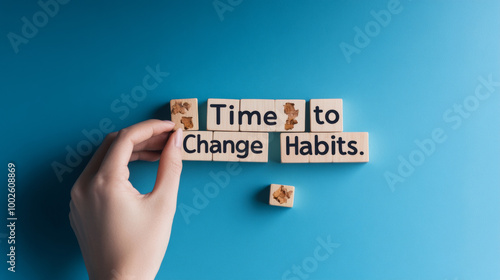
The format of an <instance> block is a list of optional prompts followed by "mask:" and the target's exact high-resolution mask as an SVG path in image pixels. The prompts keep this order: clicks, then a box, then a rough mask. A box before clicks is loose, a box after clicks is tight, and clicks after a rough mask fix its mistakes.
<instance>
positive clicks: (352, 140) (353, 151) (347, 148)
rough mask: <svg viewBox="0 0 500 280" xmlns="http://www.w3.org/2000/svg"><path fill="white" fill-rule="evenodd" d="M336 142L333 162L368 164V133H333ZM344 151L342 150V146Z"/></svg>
mask: <svg viewBox="0 0 500 280" xmlns="http://www.w3.org/2000/svg"><path fill="white" fill-rule="evenodd" d="M331 135H333V136H335V139H333V140H332V141H335V142H336V144H337V145H336V150H335V154H334V155H333V162H368V161H369V159H370V157H369V149H368V146H369V145H368V132H341V133H332V134H331ZM343 142H345V143H343ZM341 143H343V144H342V146H341V147H342V149H340V144H341Z"/></svg>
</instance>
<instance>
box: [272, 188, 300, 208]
mask: <svg viewBox="0 0 500 280" xmlns="http://www.w3.org/2000/svg"><path fill="white" fill-rule="evenodd" d="M269 189H270V191H269V204H270V205H274V206H282V207H290V208H291V207H293V199H294V197H295V187H293V186H285V185H279V184H271V187H270V188H269Z"/></svg>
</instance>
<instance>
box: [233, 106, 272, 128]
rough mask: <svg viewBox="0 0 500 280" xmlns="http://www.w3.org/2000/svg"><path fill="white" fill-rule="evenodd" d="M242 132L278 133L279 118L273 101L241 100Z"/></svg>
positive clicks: (240, 118)
mask: <svg viewBox="0 0 500 280" xmlns="http://www.w3.org/2000/svg"><path fill="white" fill-rule="evenodd" d="M238 118H239V120H238V121H240V131H276V124H277V122H276V121H277V116H276V112H275V111H274V100H272V99H241V100H240V112H239V114H238Z"/></svg>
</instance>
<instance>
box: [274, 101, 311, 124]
mask: <svg viewBox="0 0 500 280" xmlns="http://www.w3.org/2000/svg"><path fill="white" fill-rule="evenodd" d="M274 107H275V110H276V115H277V117H278V120H277V124H276V131H282V132H304V131H306V101H305V100H275V101H274Z"/></svg>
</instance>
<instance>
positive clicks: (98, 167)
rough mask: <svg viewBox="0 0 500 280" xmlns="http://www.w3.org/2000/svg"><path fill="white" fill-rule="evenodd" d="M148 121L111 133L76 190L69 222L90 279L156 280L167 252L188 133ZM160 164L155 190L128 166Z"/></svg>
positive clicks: (168, 122)
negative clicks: (141, 188)
mask: <svg viewBox="0 0 500 280" xmlns="http://www.w3.org/2000/svg"><path fill="white" fill-rule="evenodd" d="M173 128H174V124H173V123H172V122H170V121H162V120H147V121H144V122H141V123H138V124H135V125H133V126H130V127H128V128H125V129H122V130H120V131H119V132H115V133H111V134H109V135H108V136H107V137H106V138H105V139H104V141H103V143H102V144H101V146H100V147H99V149H98V150H97V151H96V153H95V154H94V156H93V157H92V159H91V160H90V162H89V163H88V165H87V167H86V168H85V170H84V171H83V172H82V174H81V175H80V177H79V178H78V180H77V181H76V182H75V185H74V186H73V188H72V190H71V201H70V213H69V220H70V223H71V227H72V228H73V231H74V232H75V235H76V237H77V240H78V244H79V245H80V249H81V251H82V255H83V259H84V261H85V266H86V268H87V271H88V274H89V278H90V279H91V280H93V279H98V280H100V279H107V280H109V279H117V280H118V279H129V280H131V279H154V278H155V276H156V274H157V273H158V270H159V268H160V265H161V262H162V260H163V257H164V255H165V252H166V250H167V246H168V242H169V239H170V232H171V228H172V221H173V218H174V214H175V209H176V203H177V190H178V188H179V180H180V175H181V171H182V152H181V147H182V137H183V136H182V130H177V131H175V132H173V131H172V130H173ZM135 160H145V161H158V160H159V161H160V162H159V166H158V173H157V176H156V183H155V185H154V188H153V191H151V192H150V193H148V194H144V195H143V194H140V193H139V192H138V191H137V190H136V189H135V188H134V186H132V184H131V183H130V181H129V180H128V179H129V175H130V172H129V169H128V163H129V162H131V161H135Z"/></svg>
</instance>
